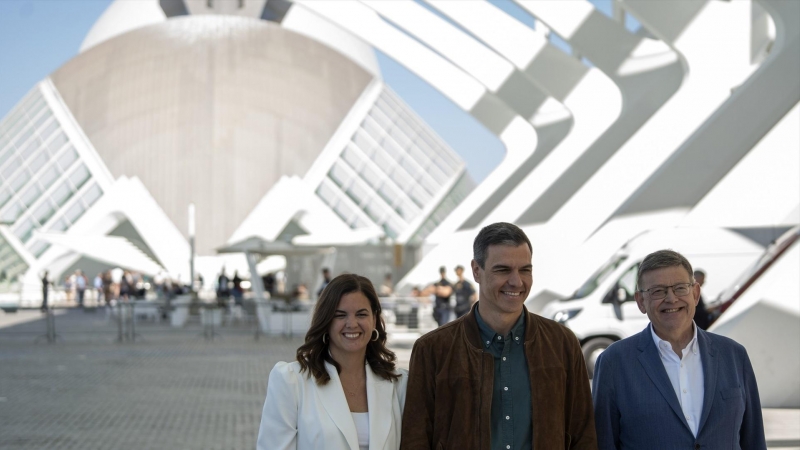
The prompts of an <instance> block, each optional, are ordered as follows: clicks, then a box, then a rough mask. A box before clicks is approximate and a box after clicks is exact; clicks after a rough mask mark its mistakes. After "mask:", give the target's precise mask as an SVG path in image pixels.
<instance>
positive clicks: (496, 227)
mask: <svg viewBox="0 0 800 450" xmlns="http://www.w3.org/2000/svg"><path fill="white" fill-rule="evenodd" d="M522 244H527V245H528V250H530V251H531V253H533V247H532V246H531V241H530V240H529V239H528V236H526V235H525V232H524V231H522V230H521V229H520V228H519V227H518V226H516V225H514V224H513V223H507V222H497V223H493V224H491V225H486V226H485V227H483V229H482V230H481V231H480V233H478V235H477V236H475V242H473V244H472V257H473V258H474V259H475V261H476V262H477V263H478V265H479V266H480V267H481V269H483V265H484V264H485V263H486V254H487V252H488V250H489V246H490V245H509V246H512V247H519V246H520V245H522Z"/></svg>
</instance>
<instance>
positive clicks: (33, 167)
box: [28, 151, 47, 174]
mask: <svg viewBox="0 0 800 450" xmlns="http://www.w3.org/2000/svg"><path fill="white" fill-rule="evenodd" d="M45 164H47V153H45V152H43V151H42V152H39V154H37V155H36V157H35V158H33V159H32V160H31V162H29V163H28V169H29V170H30V171H31V173H32V174H36V173H38V172H39V170H41V169H42V167H44V165H45Z"/></svg>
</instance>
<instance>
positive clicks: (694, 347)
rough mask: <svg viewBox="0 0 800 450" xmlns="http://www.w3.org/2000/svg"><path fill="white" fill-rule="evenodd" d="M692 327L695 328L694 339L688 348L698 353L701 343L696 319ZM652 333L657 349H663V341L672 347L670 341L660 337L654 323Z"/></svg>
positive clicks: (651, 325)
mask: <svg viewBox="0 0 800 450" xmlns="http://www.w3.org/2000/svg"><path fill="white" fill-rule="evenodd" d="M692 329H693V330H694V335H693V336H692V340H691V341H689V344H688V345H687V346H686V348H688V349H689V350H691V352H692V353H694V354H695V355H696V354H697V352H699V351H700V345H699V344H698V342H697V325H696V324H695V323H694V321H692ZM650 334H651V335H652V336H653V342H654V343H655V344H656V348H657V349H659V350H661V343H662V342H665V343H666V344H667V345H668V346H670V348H671V347H672V344H670V343H669V341H665V340H664V339H661V338H660V337H658V335H657V334H656V330H655V329H653V324H650Z"/></svg>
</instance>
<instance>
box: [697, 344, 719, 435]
mask: <svg viewBox="0 0 800 450" xmlns="http://www.w3.org/2000/svg"><path fill="white" fill-rule="evenodd" d="M697 340H698V341H699V344H700V359H701V363H702V365H703V412H702V414H701V415H700V423H699V424H698V426H697V435H698V436H699V435H700V430H702V429H703V425H705V423H706V420H707V419H708V415H709V414H710V413H711V406H712V404H713V403H714V393H715V392H716V390H717V368H718V366H719V364H718V361H717V358H716V356H717V352H716V350H715V349H714V343H713V342H712V340H711V337H709V335H708V334H707V333H706V332H705V331H703V330H700V329H698V330H697Z"/></svg>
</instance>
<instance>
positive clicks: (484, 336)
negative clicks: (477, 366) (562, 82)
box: [475, 303, 525, 348]
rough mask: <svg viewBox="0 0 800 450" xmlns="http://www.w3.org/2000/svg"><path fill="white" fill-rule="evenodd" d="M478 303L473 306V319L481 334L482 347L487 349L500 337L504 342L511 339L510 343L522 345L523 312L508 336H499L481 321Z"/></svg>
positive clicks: (523, 335)
mask: <svg viewBox="0 0 800 450" xmlns="http://www.w3.org/2000/svg"><path fill="white" fill-rule="evenodd" d="M479 306H480V303H478V304H477V305H475V319H476V320H477V321H478V330H479V331H480V333H481V342H482V343H483V347H484V348H485V347H488V346H489V345H491V343H492V342H493V341H497V340H498V339H497V338H498V337H501V338H503V339H505V340H508V339H511V341H512V342H515V343H517V344H522V342H523V341H524V340H525V314H524V312H525V311H524V310H523V311H522V313H520V315H519V319H517V322H516V323H514V326H512V327H511V331H510V332H509V333H508V336H501V335H500V334H498V333H497V332H496V331H494V330H493V329H492V328H491V327H490V326H489V324H487V323H486V322H484V321H483V318H482V317H481V313H480V311H479Z"/></svg>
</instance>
